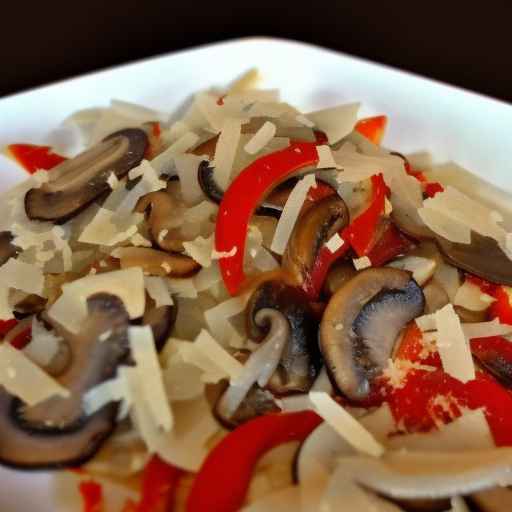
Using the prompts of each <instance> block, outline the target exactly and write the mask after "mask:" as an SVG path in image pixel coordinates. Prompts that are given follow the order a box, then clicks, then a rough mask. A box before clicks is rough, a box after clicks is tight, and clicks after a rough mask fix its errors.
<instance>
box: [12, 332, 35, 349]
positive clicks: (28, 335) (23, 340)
mask: <svg viewBox="0 0 512 512" xmlns="http://www.w3.org/2000/svg"><path fill="white" fill-rule="evenodd" d="M31 339H32V328H31V327H27V328H26V329H24V330H23V331H21V332H20V333H19V334H17V335H16V336H15V337H14V338H13V339H12V340H11V345H12V346H13V347H14V348H17V349H18V350H21V349H22V348H24V347H26V346H27V345H28V344H29V342H30V340H31Z"/></svg>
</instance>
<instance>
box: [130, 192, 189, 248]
mask: <svg viewBox="0 0 512 512" xmlns="http://www.w3.org/2000/svg"><path fill="white" fill-rule="evenodd" d="M135 211H136V212H140V213H142V212H146V213H147V216H148V217H147V222H148V226H149V231H150V233H151V237H152V238H153V240H154V241H155V243H156V244H157V245H158V246H159V247H160V248H161V249H163V250H164V251H168V252H182V251H183V241H182V240H180V239H179V238H177V237H176V236H173V235H175V233H174V232H175V231H176V222H175V216H176V205H175V203H174V200H173V198H172V197H171V195H170V194H169V193H167V192H165V191H157V192H150V193H149V194H146V195H145V196H142V197H141V198H140V199H139V201H138V203H137V205H136V206H135Z"/></svg>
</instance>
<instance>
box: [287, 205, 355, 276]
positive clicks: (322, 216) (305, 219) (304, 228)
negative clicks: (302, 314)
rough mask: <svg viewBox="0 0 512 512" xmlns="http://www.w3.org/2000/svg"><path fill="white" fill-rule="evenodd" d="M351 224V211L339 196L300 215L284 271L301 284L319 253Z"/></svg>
mask: <svg viewBox="0 0 512 512" xmlns="http://www.w3.org/2000/svg"><path fill="white" fill-rule="evenodd" d="M348 223H349V214H348V209H347V206H346V204H345V202H344V201H343V199H341V198H340V197H338V196H337V195H334V196H329V197H326V198H324V199H321V200H319V201H318V202H317V203H316V204H315V205H314V206H313V207H311V208H310V209H308V210H307V211H306V212H305V213H304V214H303V215H301V216H300V218H299V220H298V222H297V223H296V224H295V227H294V229H293V231H292V234H291V236H290V239H289V241H288V245H287V247H286V251H285V253H284V255H283V261H282V267H283V270H285V271H286V272H289V273H290V275H291V276H293V278H294V280H295V281H296V283H297V284H298V285H302V284H303V283H304V281H305V280H306V279H308V276H309V274H310V272H311V270H312V268H313V264H314V262H315V260H316V257H317V255H318V252H319V250H320V249H321V248H322V246H323V245H324V244H325V242H327V241H328V240H329V239H330V238H331V237H332V236H333V235H334V234H335V233H337V232H338V231H340V230H341V229H343V228H344V227H345V226H347V225H348Z"/></svg>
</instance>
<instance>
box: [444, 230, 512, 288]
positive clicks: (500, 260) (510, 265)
mask: <svg viewBox="0 0 512 512" xmlns="http://www.w3.org/2000/svg"><path fill="white" fill-rule="evenodd" d="M436 243H437V246H438V247H439V250H440V251H441V253H442V254H443V256H444V257H445V258H446V259H447V260H448V262H449V263H451V264H452V265H454V266H456V267H458V268H460V269H462V270H466V271H467V272H471V273H472V274H475V275H477V276H479V277H482V278H483V279H486V280H487V281H491V282H493V283H498V284H506V285H508V286H512V261H511V260H510V259H509V258H508V256H507V255H506V254H505V253H504V252H503V250H502V249H501V247H500V246H499V245H498V243H497V242H496V240H494V239H493V238H489V237H487V236H482V235H480V234H478V233H476V232H474V231H472V232H471V243H469V244H459V243H454V242H450V241H448V240H446V239H445V238H442V237H436Z"/></svg>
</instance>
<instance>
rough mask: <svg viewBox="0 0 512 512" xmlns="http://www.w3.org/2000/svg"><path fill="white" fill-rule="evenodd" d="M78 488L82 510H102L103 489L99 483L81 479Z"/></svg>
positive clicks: (95, 511)
mask: <svg viewBox="0 0 512 512" xmlns="http://www.w3.org/2000/svg"><path fill="white" fill-rule="evenodd" d="M78 490H79V491H80V495H81V496H82V512H103V489H102V487H101V485H100V484H99V483H97V482H94V481H93V480H87V481H83V482H80V484H79V485H78Z"/></svg>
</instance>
